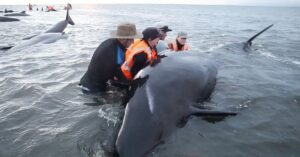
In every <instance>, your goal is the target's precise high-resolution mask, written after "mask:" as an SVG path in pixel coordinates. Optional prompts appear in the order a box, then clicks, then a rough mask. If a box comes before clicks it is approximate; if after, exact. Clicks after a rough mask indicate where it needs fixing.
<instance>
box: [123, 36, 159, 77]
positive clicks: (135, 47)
mask: <svg viewBox="0 0 300 157" xmlns="http://www.w3.org/2000/svg"><path fill="white" fill-rule="evenodd" d="M139 53H146V55H147V62H151V61H152V60H154V59H156V57H157V56H156V52H155V50H151V48H150V47H149V46H148V44H147V43H146V42H145V41H143V40H138V41H135V42H134V43H133V44H132V45H131V46H130V47H129V48H128V49H127V51H126V54H125V62H124V63H123V65H122V66H121V70H122V72H123V74H124V76H125V77H126V78H127V79H128V80H132V79H133V76H132V75H131V68H132V66H133V63H134V60H133V57H134V56H135V55H137V54H139Z"/></svg>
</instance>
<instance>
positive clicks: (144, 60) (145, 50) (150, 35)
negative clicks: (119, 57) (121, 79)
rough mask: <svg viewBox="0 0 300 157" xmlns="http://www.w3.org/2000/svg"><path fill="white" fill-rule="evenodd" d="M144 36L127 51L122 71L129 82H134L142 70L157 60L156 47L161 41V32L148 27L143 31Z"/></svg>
mask: <svg viewBox="0 0 300 157" xmlns="http://www.w3.org/2000/svg"><path fill="white" fill-rule="evenodd" d="M143 36H144V37H143V38H142V39H140V40H136V41H135V42H134V43H133V44H132V45H131V46H130V47H129V48H128V49H127V51H126V57H125V62H124V63H123V65H122V66H121V70H122V72H123V74H124V76H125V77H126V78H127V79H128V80H133V78H134V76H135V75H136V74H137V73H138V72H139V71H140V70H141V69H143V68H144V67H146V66H147V65H149V64H152V62H153V61H154V60H156V59H157V51H156V48H155V47H156V45H157V43H158V41H159V39H160V34H159V30H158V29H157V28H155V27H148V28H146V29H145V30H144V31H143Z"/></svg>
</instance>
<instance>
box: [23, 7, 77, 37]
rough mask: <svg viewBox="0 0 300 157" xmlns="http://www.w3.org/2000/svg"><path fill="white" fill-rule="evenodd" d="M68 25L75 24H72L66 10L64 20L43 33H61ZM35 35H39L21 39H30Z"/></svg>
mask: <svg viewBox="0 0 300 157" xmlns="http://www.w3.org/2000/svg"><path fill="white" fill-rule="evenodd" d="M68 24H70V25H75V23H74V22H73V20H72V18H71V17H70V15H69V9H67V15H66V18H65V19H64V20H62V21H60V22H58V23H57V24H55V25H54V26H52V27H51V28H50V29H49V30H47V31H45V32H44V33H62V32H63V31H64V30H65V28H66V27H67V26H68ZM37 35H39V34H35V35H31V36H28V37H25V38H23V40H28V39H31V38H33V37H35V36H37Z"/></svg>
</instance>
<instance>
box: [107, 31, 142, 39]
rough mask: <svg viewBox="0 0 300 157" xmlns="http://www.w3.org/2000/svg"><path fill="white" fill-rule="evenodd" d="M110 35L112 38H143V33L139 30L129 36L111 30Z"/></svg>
mask: <svg viewBox="0 0 300 157" xmlns="http://www.w3.org/2000/svg"><path fill="white" fill-rule="evenodd" d="M110 36H111V37H112V38H118V39H141V38H143V34H142V33H141V32H136V34H135V35H131V36H120V35H118V34H117V31H111V32H110Z"/></svg>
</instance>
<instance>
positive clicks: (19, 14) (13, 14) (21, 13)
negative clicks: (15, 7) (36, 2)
mask: <svg viewBox="0 0 300 157" xmlns="http://www.w3.org/2000/svg"><path fill="white" fill-rule="evenodd" d="M4 16H30V15H29V14H26V12H25V11H21V12H19V13H10V14H4Z"/></svg>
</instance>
